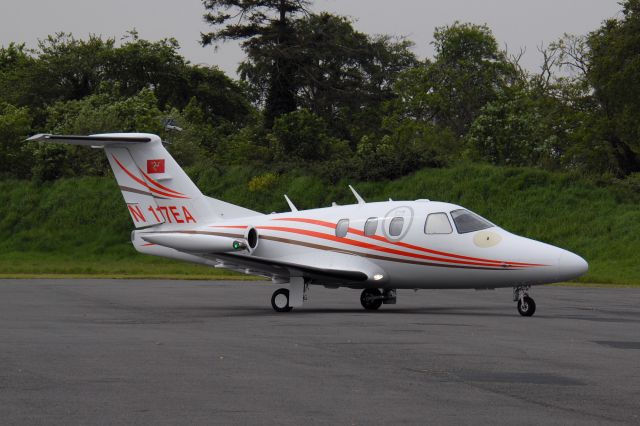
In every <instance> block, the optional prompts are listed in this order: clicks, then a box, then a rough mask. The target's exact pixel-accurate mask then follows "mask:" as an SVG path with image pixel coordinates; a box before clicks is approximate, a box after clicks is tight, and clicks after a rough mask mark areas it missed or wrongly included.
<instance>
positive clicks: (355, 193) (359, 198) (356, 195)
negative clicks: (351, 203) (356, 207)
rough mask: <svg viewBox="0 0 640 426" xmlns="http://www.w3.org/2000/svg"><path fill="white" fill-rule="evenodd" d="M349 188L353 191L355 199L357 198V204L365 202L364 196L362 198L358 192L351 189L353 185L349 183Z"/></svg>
mask: <svg viewBox="0 0 640 426" xmlns="http://www.w3.org/2000/svg"><path fill="white" fill-rule="evenodd" d="M349 189H350V190H351V192H353V195H354V196H355V197H356V200H358V204H367V202H366V201H365V200H364V198H362V197H361V196H360V194H358V192H357V191H356V190H355V189H353V186H351V185H349Z"/></svg>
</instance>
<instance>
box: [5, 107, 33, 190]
mask: <svg viewBox="0 0 640 426" xmlns="http://www.w3.org/2000/svg"><path fill="white" fill-rule="evenodd" d="M30 129H31V116H30V114H29V110H28V108H26V107H16V106H13V105H11V104H7V103H0V165H1V167H0V177H2V178H21V179H24V178H27V177H29V174H30V172H29V170H30V167H31V163H32V161H33V160H32V158H33V154H32V151H31V150H30V149H29V147H28V146H27V145H26V144H25V143H24V142H23V141H24V139H25V138H26V137H27V136H28V135H29V131H30Z"/></svg>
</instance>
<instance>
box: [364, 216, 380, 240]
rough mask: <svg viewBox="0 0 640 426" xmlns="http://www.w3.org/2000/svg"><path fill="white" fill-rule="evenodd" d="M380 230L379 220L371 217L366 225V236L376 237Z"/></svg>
mask: <svg viewBox="0 0 640 426" xmlns="http://www.w3.org/2000/svg"><path fill="white" fill-rule="evenodd" d="M377 230H378V218H377V217H370V218H369V219H367V221H366V222H365V224H364V235H366V236H368V237H369V236H371V235H375V234H376V231H377Z"/></svg>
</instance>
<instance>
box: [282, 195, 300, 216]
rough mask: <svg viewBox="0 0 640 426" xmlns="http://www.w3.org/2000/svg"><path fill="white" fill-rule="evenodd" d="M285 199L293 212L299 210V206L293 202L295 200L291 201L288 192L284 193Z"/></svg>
mask: <svg viewBox="0 0 640 426" xmlns="http://www.w3.org/2000/svg"><path fill="white" fill-rule="evenodd" d="M284 199H285V200H287V204H289V208H290V209H291V211H292V212H297V211H298V208H297V207H296V205H295V204H293V201H291V200H290V199H289V197H287V194H284Z"/></svg>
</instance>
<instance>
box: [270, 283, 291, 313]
mask: <svg viewBox="0 0 640 426" xmlns="http://www.w3.org/2000/svg"><path fill="white" fill-rule="evenodd" d="M271 306H272V307H273V309H274V310H275V311H276V312H289V311H291V309H293V308H292V307H291V306H289V290H287V289H286V288H279V289H277V290H276V291H274V292H273V296H271Z"/></svg>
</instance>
